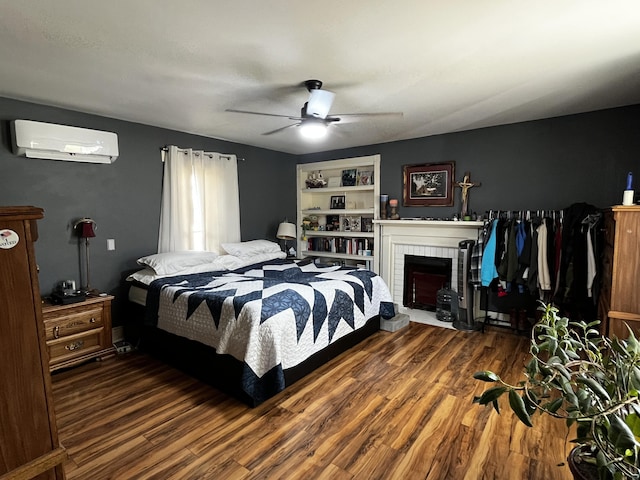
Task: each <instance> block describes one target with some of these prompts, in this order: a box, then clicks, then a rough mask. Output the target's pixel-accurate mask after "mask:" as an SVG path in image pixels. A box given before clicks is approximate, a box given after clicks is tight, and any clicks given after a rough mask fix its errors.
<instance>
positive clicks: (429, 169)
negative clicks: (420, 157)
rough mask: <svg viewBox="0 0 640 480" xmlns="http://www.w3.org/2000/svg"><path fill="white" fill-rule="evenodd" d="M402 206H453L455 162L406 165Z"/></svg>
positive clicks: (404, 168)
mask: <svg viewBox="0 0 640 480" xmlns="http://www.w3.org/2000/svg"><path fill="white" fill-rule="evenodd" d="M402 168H403V175H402V179H403V189H402V204H403V205H404V206H405V207H450V206H452V205H453V178H454V175H455V171H454V170H455V162H446V163H425V164H422V165H404V166H403V167H402Z"/></svg>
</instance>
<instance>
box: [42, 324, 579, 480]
mask: <svg viewBox="0 0 640 480" xmlns="http://www.w3.org/2000/svg"><path fill="white" fill-rule="evenodd" d="M526 349H527V339H526V338H523V337H518V336H515V335H512V334H510V333H509V332H506V331H498V330H492V331H488V332H487V333H484V334H481V333H468V332H459V331H455V330H446V329H442V328H438V327H432V326H429V325H421V324H415V323H412V324H411V325H410V327H409V328H405V329H403V330H401V331H398V332H395V333H389V332H378V333H376V334H375V335H374V336H372V337H371V338H369V339H367V340H365V341H364V342H363V343H361V344H360V345H358V346H356V347H355V348H354V349H352V350H350V351H349V352H347V353H345V354H343V355H341V356H340V357H338V358H336V359H334V360H333V361H332V362H330V363H329V364H327V365H325V366H324V367H322V368H321V369H320V370H318V371H316V372H314V373H312V374H311V375H309V376H307V377H305V378H304V379H302V380H301V381H299V382H298V383H296V384H294V385H293V386H291V387H290V388H289V389H288V390H286V391H285V392H282V393H280V394H279V395H278V396H276V397H275V398H273V399H271V400H269V401H267V402H266V403H264V404H263V405H261V406H259V407H258V408H254V409H252V408H249V407H247V406H245V405H244V404H241V403H239V402H238V401H236V400H234V399H233V398H230V397H228V396H226V395H225V394H222V393H219V392H218V391H217V390H215V389H213V388H212V387H209V386H207V385H205V384H203V383H200V382H198V381H197V380H194V379H192V378H191V377H188V376H186V375H184V374H182V373H181V372H179V371H177V370H175V369H173V368H171V367H169V366H167V365H165V364H163V363H161V362H159V361H157V360H155V359H154V358H151V357H149V356H147V355H145V354H142V353H132V354H126V355H123V356H118V357H116V358H113V359H108V360H106V361H104V362H97V363H90V364H86V365H82V366H80V367H77V368H74V369H71V370H68V371H65V372H60V373H58V374H55V375H53V391H54V403H55V409H56V414H57V418H58V429H59V436H60V440H61V442H62V443H63V445H64V446H65V447H66V448H67V450H68V453H69V460H68V461H67V462H66V464H65V471H66V474H67V479H68V480H76V479H78V480H79V479H82V480H85V479H91V480H100V479H118V480H122V479H163V480H164V479H225V480H226V479H238V480H240V479H242V480H244V479H306V480H312V479H313V480H315V479H332V480H350V479H367V480H368V479H402V480H404V479H470V480H472V479H541V480H555V479H558V480H569V479H571V478H572V477H571V474H570V472H569V469H568V467H567V466H566V465H565V458H566V453H567V452H568V451H569V449H570V448H571V445H570V444H568V443H567V442H566V437H565V436H566V429H565V427H564V424H563V422H561V421H557V420H556V421H552V420H551V419H549V418H547V417H542V416H539V415H536V416H535V417H534V424H535V427H534V428H527V427H525V426H523V425H522V424H521V423H519V422H518V421H517V420H516V419H515V417H514V416H513V415H512V414H511V413H510V411H508V407H507V406H506V405H505V406H504V407H505V408H503V409H502V410H501V411H502V414H501V415H497V414H496V413H495V412H494V411H493V410H491V409H487V408H484V407H481V406H478V405H475V404H472V403H471V401H472V398H473V395H474V394H478V393H479V392H480V391H481V390H482V389H483V387H484V385H482V384H480V382H477V381H475V380H473V378H472V375H473V373H474V372H475V371H477V370H480V369H484V368H490V369H493V370H494V371H497V372H499V373H500V374H501V375H502V376H503V377H504V378H505V379H509V378H510V379H511V380H513V379H514V378H515V377H519V373H520V372H521V371H522V366H523V364H524V358H525V356H526Z"/></svg>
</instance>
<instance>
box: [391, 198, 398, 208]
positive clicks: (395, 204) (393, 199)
mask: <svg viewBox="0 0 640 480" xmlns="http://www.w3.org/2000/svg"><path fill="white" fill-rule="evenodd" d="M389 206H390V207H397V206H398V200H397V199H395V198H392V199H391V200H389Z"/></svg>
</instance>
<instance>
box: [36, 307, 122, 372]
mask: <svg viewBox="0 0 640 480" xmlns="http://www.w3.org/2000/svg"><path fill="white" fill-rule="evenodd" d="M112 300H113V297H112V296H110V295H107V296H102V297H89V298H87V299H86V300H85V301H83V302H78V303H72V304H69V305H51V304H45V305H44V306H43V307H42V318H43V320H44V330H45V337H46V342H47V350H48V352H49V369H50V370H51V371H53V370H57V369H60V368H66V367H72V366H74V365H77V364H80V363H82V362H85V361H87V360H92V359H96V358H98V359H100V358H104V357H107V356H110V355H113V354H114V353H115V349H114V348H113V344H112V339H111V301H112Z"/></svg>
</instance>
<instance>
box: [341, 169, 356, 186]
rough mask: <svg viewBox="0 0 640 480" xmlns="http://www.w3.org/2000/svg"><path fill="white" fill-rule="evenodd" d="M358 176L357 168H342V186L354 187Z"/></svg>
mask: <svg viewBox="0 0 640 480" xmlns="http://www.w3.org/2000/svg"><path fill="white" fill-rule="evenodd" d="M357 178H358V169H356V168H348V169H346V170H342V186H343V187H355V185H356V181H357Z"/></svg>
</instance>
